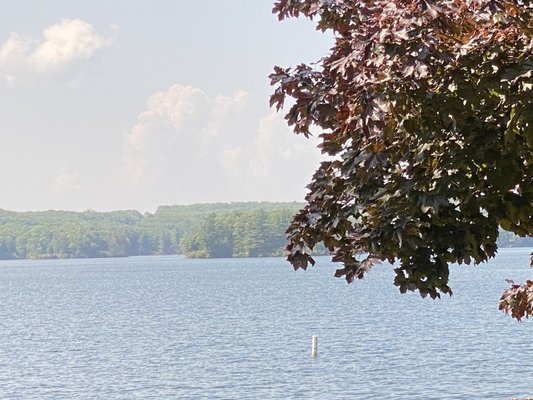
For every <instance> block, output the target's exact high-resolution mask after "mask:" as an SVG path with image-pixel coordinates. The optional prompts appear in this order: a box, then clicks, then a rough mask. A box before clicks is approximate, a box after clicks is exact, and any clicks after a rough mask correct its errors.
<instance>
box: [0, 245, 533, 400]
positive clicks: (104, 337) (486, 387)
mask: <svg viewBox="0 0 533 400" xmlns="http://www.w3.org/2000/svg"><path fill="white" fill-rule="evenodd" d="M529 252H530V250H528V249H513V250H507V249H504V250H501V251H500V254H499V255H498V257H497V258H496V259H495V260H493V261H492V262H490V263H489V265H485V266H478V267H465V266H462V267H459V266H457V267H454V268H453V270H452V282H451V284H452V288H453V289H454V295H453V297H452V298H443V299H442V300H436V301H433V300H430V299H421V298H420V296H418V295H417V294H406V295H400V294H399V293H398V290H397V288H395V287H394V286H393V285H392V283H391V282H392V279H393V274H392V272H391V268H390V266H385V265H383V266H378V267H376V268H375V269H374V270H373V271H372V272H371V274H370V275H369V276H368V278H367V279H365V280H364V281H359V282H356V283H354V284H352V285H347V284H346V283H345V281H343V280H339V279H336V278H333V272H334V270H335V268H336V267H335V266H334V265H333V264H331V263H330V262H329V261H328V259H327V258H319V259H318V265H317V266H316V267H314V268H312V269H310V270H309V271H307V272H304V271H298V272H294V271H293V270H292V269H291V267H290V266H289V265H288V264H287V263H286V262H285V261H284V260H283V259H281V258H270V259H224V260H187V259H183V258H180V257H132V258H124V259H87V260H42V261H0V399H261V398H270V399H325V398H327V399H371V398H386V399H510V398H511V397H513V396H516V397H524V396H526V395H533V375H532V374H533V361H531V360H533V346H531V340H532V338H533V325H532V321H525V322H523V323H517V322H515V321H514V320H512V319H511V318H510V317H507V316H505V315H504V314H502V313H501V312H499V311H498V309H497V303H498V299H499V296H500V294H501V292H502V290H503V289H505V288H506V287H507V286H508V284H507V283H506V282H505V279H506V278H511V279H515V280H517V281H523V280H525V279H527V278H528V277H529V278H531V270H530V269H529V268H528V254H529ZM312 335H318V337H319V347H318V357H317V358H316V359H313V358H311V356H310V350H311V349H310V346H311V336H312Z"/></svg>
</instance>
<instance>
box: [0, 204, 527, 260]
mask: <svg viewBox="0 0 533 400" xmlns="http://www.w3.org/2000/svg"><path fill="white" fill-rule="evenodd" d="M301 207H302V204H301V203H268V202H249V203H219V204H196V205H190V206H162V207H159V208H158V209H157V211H156V212H155V213H153V214H152V213H145V214H141V213H140V212H138V211H135V210H123V211H113V212H96V211H84V212H68V211H43V212H14V211H6V210H0V259H4V260H5V259H39V258H86V257H125V256H138V255H168V254H184V255H186V256H187V257H191V258H222V257H268V256H282V255H284V254H285V251H284V248H285V246H286V241H287V239H286V235H285V231H286V229H287V226H288V225H289V223H290V220H291V218H292V217H293V216H294V215H295V214H296V212H297V211H298V210H299V209H300V208H301ZM500 246H501V247H520V246H533V239H531V238H520V237H518V236H515V235H511V234H509V233H508V232H501V233H500ZM315 253H317V254H322V253H325V249H324V247H319V248H317V249H315Z"/></svg>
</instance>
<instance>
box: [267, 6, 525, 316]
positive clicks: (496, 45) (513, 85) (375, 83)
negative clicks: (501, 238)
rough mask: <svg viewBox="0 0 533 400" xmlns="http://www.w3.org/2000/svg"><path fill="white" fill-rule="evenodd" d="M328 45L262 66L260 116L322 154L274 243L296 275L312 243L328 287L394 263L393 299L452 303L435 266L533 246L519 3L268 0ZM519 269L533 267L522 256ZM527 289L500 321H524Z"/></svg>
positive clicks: (507, 305) (509, 301) (517, 292)
mask: <svg viewBox="0 0 533 400" xmlns="http://www.w3.org/2000/svg"><path fill="white" fill-rule="evenodd" d="M273 12H274V13H275V14H277V15H278V17H279V19H280V20H283V19H285V18H288V17H299V16H300V15H303V16H305V17H307V18H310V19H312V20H315V21H316V24H317V29H319V30H322V31H330V32H332V33H333V34H334V36H335V43H334V45H333V47H332V49H331V51H330V53H329V54H327V55H326V56H325V57H323V58H322V59H321V60H319V62H317V63H316V64H313V65H305V64H302V65H298V66H297V67H295V68H281V67H275V69H274V72H273V73H272V74H271V75H270V78H271V82H272V85H274V86H275V91H274V93H273V94H272V96H271V99H270V104H271V106H273V107H276V109H278V110H280V109H281V108H283V106H284V104H285V102H286V99H287V98H290V99H291V105H290V107H289V110H288V113H287V114H286V116H285V118H286V119H287V121H288V124H289V125H290V126H291V127H292V129H293V131H294V132H295V133H296V134H302V135H304V136H305V137H308V136H309V135H311V132H310V129H311V127H312V126H315V127H318V128H319V129H320V131H321V133H320V135H319V137H320V139H321V143H320V145H319V147H320V148H321V150H322V152H323V153H324V154H325V155H327V156H328V157H327V159H326V160H325V161H323V162H322V163H321V164H320V166H319V167H318V169H317V170H316V172H315V174H314V176H313V178H312V181H311V183H310V184H309V185H308V189H309V192H308V194H307V196H306V201H307V205H306V206H305V207H304V208H303V209H302V210H301V211H300V212H299V213H298V214H297V215H296V216H295V217H294V219H293V221H292V223H291V224H290V226H289V228H288V230H287V235H288V239H289V244H288V246H287V250H288V252H289V256H288V260H289V261H290V262H291V263H292V265H293V266H294V267H295V268H296V269H298V268H303V269H306V268H307V266H308V265H309V264H312V265H314V263H315V261H314V260H313V258H312V257H311V255H310V250H312V249H313V248H314V247H315V246H316V245H317V244H318V243H320V242H323V243H324V244H325V246H326V247H327V249H328V250H329V251H330V253H331V254H332V259H333V261H335V262H340V263H342V264H343V267H342V268H339V269H338V270H337V271H336V276H338V277H341V276H344V277H345V278H346V280H347V281H348V282H352V281H353V280H354V278H363V277H364V275H365V274H366V273H367V272H368V271H369V270H370V269H371V267H372V266H373V265H374V264H376V263H377V262H381V261H385V260H388V261H389V262H391V263H395V265H396V268H395V273H396V277H395V280H394V284H395V285H397V286H398V287H399V289H400V291H401V292H402V293H404V292H406V291H415V290H418V291H419V293H420V294H421V295H422V296H424V297H425V296H426V295H429V296H431V297H432V298H436V297H440V295H441V293H447V294H450V295H451V293H452V290H451V288H450V287H449V285H448V277H449V268H448V266H449V264H450V263H459V264H461V263H466V264H469V263H471V262H473V263H475V264H478V263H482V262H485V261H487V260H488V259H489V258H491V257H494V255H495V254H496V252H497V244H496V241H497V239H498V227H499V226H500V227H501V228H503V229H504V230H506V231H509V232H512V233H514V234H516V235H518V236H521V237H524V236H532V234H533V55H532V53H533V25H532V22H533V18H532V17H533V15H532V14H533V5H532V2H531V1H528V0H522V1H520V0H518V1H511V0H486V1H480V0H386V1H385V0H361V1H336V0H279V1H276V2H275V4H274V8H273ZM532 263H533V254H532ZM532 302H533V282H531V281H529V282H527V283H526V285H524V286H520V285H517V284H513V286H512V287H511V289H509V290H508V291H506V292H505V293H504V294H503V296H502V299H501V301H500V308H501V309H502V310H504V311H506V312H510V313H511V315H512V316H513V317H515V318H517V319H518V320H520V319H521V318H522V317H523V316H524V315H525V316H526V317H527V316H529V315H532V313H533V310H532V305H531V303H532Z"/></svg>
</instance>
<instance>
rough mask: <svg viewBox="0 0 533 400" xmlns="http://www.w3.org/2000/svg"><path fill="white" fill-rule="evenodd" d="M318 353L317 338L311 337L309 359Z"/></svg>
mask: <svg viewBox="0 0 533 400" xmlns="http://www.w3.org/2000/svg"><path fill="white" fill-rule="evenodd" d="M317 352H318V336H316V335H313V337H312V338H311V357H316V355H317Z"/></svg>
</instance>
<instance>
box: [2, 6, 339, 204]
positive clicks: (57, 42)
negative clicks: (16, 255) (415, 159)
mask: <svg viewBox="0 0 533 400" xmlns="http://www.w3.org/2000/svg"><path fill="white" fill-rule="evenodd" d="M272 5H273V0H224V1H220V0H204V1H190V0H187V1H186V0H143V1H141V0H91V1H82V0H47V1H42V0H33V1H27V0H17V1H10V0H0V182H1V184H0V208H2V209H7V210H15V211H30V210H31V211H38V210H49V209H56V210H73V211H83V210H97V211H110V210H117V209H136V210H139V211H142V212H145V211H148V212H153V211H155V209H156V208H157V207H158V206H161V205H173V204H193V203H212V202H235V201H303V199H304V196H305V193H306V189H305V186H306V185H307V183H308V182H309V181H310V179H311V176H312V174H313V172H314V170H315V169H316V167H317V166H318V163H319V162H320V160H321V159H322V155H321V154H320V152H319V150H318V149H317V148H316V144H317V140H316V138H312V139H306V138H304V137H303V136H296V135H294V134H293V133H292V132H291V130H290V128H289V127H287V125H286V123H285V121H284V119H283V113H276V112H275V111H274V110H272V109H270V108H269V105H268V99H269V96H270V94H271V92H272V87H270V84H269V79H268V75H269V74H270V73H271V72H272V69H273V67H274V65H280V66H283V67H288V66H296V65H297V64H300V63H302V62H306V63H310V62H314V61H317V60H319V59H320V58H321V57H323V56H324V55H326V54H327V52H328V49H329V48H330V47H331V46H332V44H333V40H332V37H330V36H328V35H325V34H322V33H321V32H317V31H316V30H315V25H314V23H313V22H310V21H307V20H305V19H301V20H294V19H293V20H285V21H283V22H279V21H278V20H277V17H276V16H275V15H273V14H272V13H271V9H272Z"/></svg>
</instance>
